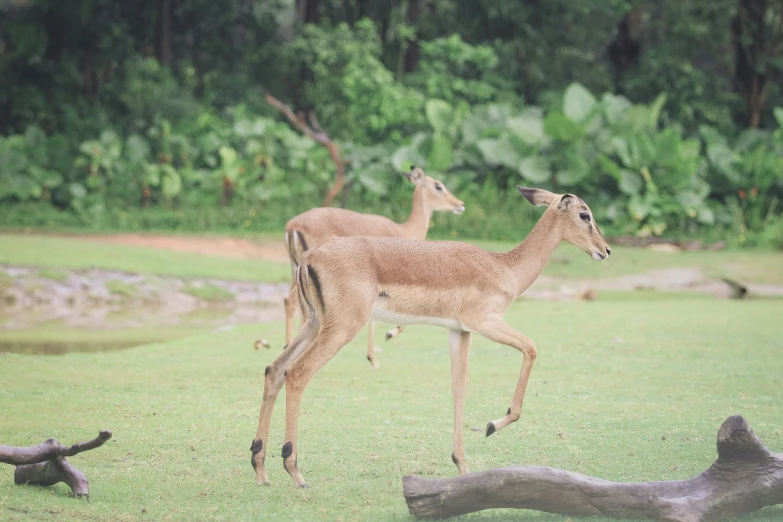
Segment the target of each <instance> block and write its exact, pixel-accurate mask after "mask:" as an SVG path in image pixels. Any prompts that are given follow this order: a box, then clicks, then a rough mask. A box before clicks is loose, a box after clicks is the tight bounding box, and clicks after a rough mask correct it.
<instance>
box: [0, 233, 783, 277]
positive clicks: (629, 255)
mask: <svg viewBox="0 0 783 522" xmlns="http://www.w3.org/2000/svg"><path fill="white" fill-rule="evenodd" d="M258 238H259V239H260V240H262V241H278V240H279V238H277V237H271V236H258ZM520 240H521V238H520ZM474 243H475V244H477V245H478V246H481V247H482V248H486V249H488V250H494V251H506V250H510V249H511V248H513V247H514V246H515V243H510V242H500V241H475V242H474ZM612 252H613V253H612V257H611V258H610V259H609V260H608V261H607V262H604V263H597V262H595V261H594V260H593V259H591V258H590V256H588V255H586V254H585V253H584V252H582V251H581V250H578V249H576V248H574V247H572V246H570V245H562V246H561V247H560V248H559V249H558V250H557V251H556V252H555V254H554V256H553V257H552V260H551V261H550V262H549V265H548V266H547V268H546V270H545V271H544V274H546V275H550V276H559V277H571V278H572V277H579V278H606V277H614V276H622V275H629V274H636V273H640V272H645V271H648V270H654V269H663V268H678V267H697V268H701V269H702V270H704V272H705V273H706V274H707V275H708V276H711V277H731V278H735V279H740V280H743V281H746V282H752V283H769V284H783V253H781V252H775V251H752V250H751V251H747V250H745V251H743V250H729V251H719V252H710V251H704V252H703V251H699V252H680V253H676V254H671V253H665V252H654V251H650V250H645V249H633V248H622V247H616V248H613V249H612ZM2 263H6V264H16V265H29V266H40V267H47V268H55V267H56V268H72V269H78V268H89V267H96V268H106V269H115V270H123V271H128V272H137V273H140V274H160V275H170V276H178V277H215V278H221V279H241V280H247V281H262V282H280V281H288V280H289V279H290V277H291V269H290V267H289V265H288V263H282V262H276V261H266V260H259V259H231V258H224V257H218V256H208V255H198V254H191V253H187V252H176V251H169V250H159V249H153V248H145V247H138V246H130V245H117V244H111V243H100V242H97V241H90V240H85V239H73V238H64V237H56V236H46V235H29V236H28V235H22V234H0V264H2ZM52 273H56V272H54V271H52Z"/></svg>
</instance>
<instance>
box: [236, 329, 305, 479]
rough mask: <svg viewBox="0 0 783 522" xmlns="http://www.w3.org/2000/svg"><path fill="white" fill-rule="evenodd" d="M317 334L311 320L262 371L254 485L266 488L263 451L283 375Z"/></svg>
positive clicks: (252, 460)
mask: <svg viewBox="0 0 783 522" xmlns="http://www.w3.org/2000/svg"><path fill="white" fill-rule="evenodd" d="M317 333H318V323H317V322H316V321H315V320H314V319H308V320H306V321H305V322H304V324H303V325H302V328H301V330H300V331H299V334H298V335H297V336H296V339H294V341H293V342H292V343H291V344H290V345H288V347H287V348H286V349H285V350H283V353H281V354H280V355H278V356H277V358H276V359H275V360H274V362H273V363H272V364H270V365H269V366H267V367H266V369H265V370H264V397H263V399H262V400H261V412H260V413H259V415H258V430H257V431H256V437H255V439H253V443H252V444H251V445H250V451H251V452H252V455H251V456H250V463H251V464H252V465H253V469H255V470H256V483H257V484H260V485H269V477H268V476H267V474H266V469H265V467H264V459H265V458H266V450H267V449H268V443H269V439H268V437H269V426H270V424H271V422H272V412H273V411H274V409H275V402H276V401H277V396H278V394H279V393H280V388H282V387H283V383H284V382H285V371H286V369H287V368H288V367H289V366H290V365H291V364H292V363H293V362H294V361H296V359H297V358H298V357H299V356H300V355H301V354H302V352H304V351H305V350H306V349H307V348H308V347H309V346H310V345H311V344H312V342H313V339H315V336H316V334H317Z"/></svg>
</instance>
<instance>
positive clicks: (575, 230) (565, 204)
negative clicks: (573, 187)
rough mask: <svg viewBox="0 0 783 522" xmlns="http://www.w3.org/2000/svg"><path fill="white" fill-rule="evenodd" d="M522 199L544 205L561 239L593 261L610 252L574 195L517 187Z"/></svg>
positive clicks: (603, 257) (588, 211) (584, 208)
mask: <svg viewBox="0 0 783 522" xmlns="http://www.w3.org/2000/svg"><path fill="white" fill-rule="evenodd" d="M517 188H518V189H519V191H520V192H521V193H522V195H523V196H525V198H526V199H527V200H528V201H529V202H531V203H532V204H534V205H546V206H547V207H549V208H547V210H546V212H549V213H552V214H553V215H554V219H555V223H556V227H557V228H558V229H559V230H560V233H561V234H562V238H563V240H565V241H568V242H569V243H571V244H572V245H574V246H575V247H577V248H581V249H582V250H584V251H585V252H587V253H588V254H590V255H591V256H592V257H593V259H597V260H599V261H603V260H604V259H606V258H607V257H609V254H611V253H612V250H611V249H610V248H609V245H608V244H607V243H606V239H604V235H603V234H602V233H601V230H600V229H599V228H598V224H597V223H595V221H594V220H593V213H592V212H591V211H590V208H589V207H588V206H587V204H586V203H585V202H584V201H582V200H581V199H580V198H578V197H577V196H574V195H573V194H553V193H551V192H548V191H546V190H541V189H534V188H525V187H520V186H517Z"/></svg>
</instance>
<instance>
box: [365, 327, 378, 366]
mask: <svg viewBox="0 0 783 522" xmlns="http://www.w3.org/2000/svg"><path fill="white" fill-rule="evenodd" d="M367 334H368V336H369V340H368V344H367V360H368V361H370V365H371V366H372V369H373V370H377V369H378V366H380V364H378V361H376V360H375V321H370V325H369V328H368V331H367Z"/></svg>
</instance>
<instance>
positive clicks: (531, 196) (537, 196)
mask: <svg viewBox="0 0 783 522" xmlns="http://www.w3.org/2000/svg"><path fill="white" fill-rule="evenodd" d="M517 188H518V189H519V191H520V192H521V193H522V195H523V196H525V199H527V200H528V201H529V202H530V203H532V204H533V205H546V206H549V204H550V203H552V202H553V201H554V200H555V198H556V197H557V195H556V194H552V193H551V192H549V191H548V190H542V189H537V188H525V187H520V186H519V185H517Z"/></svg>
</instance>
